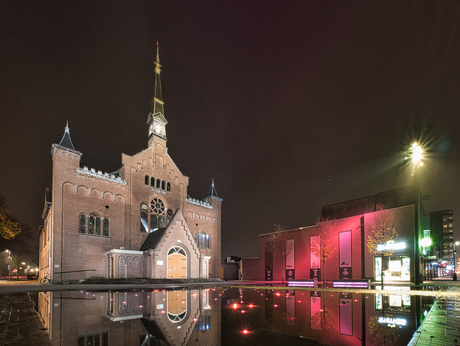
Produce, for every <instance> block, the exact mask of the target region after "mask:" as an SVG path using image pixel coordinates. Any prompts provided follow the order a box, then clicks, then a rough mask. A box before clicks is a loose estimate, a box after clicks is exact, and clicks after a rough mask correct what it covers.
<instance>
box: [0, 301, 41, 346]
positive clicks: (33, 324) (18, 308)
mask: <svg viewBox="0 0 460 346" xmlns="http://www.w3.org/2000/svg"><path fill="white" fill-rule="evenodd" d="M0 331H1V332H0V343H1V344H2V345H12V346H14V345H18V346H19V345H38V346H45V345H49V343H48V337H47V333H46V331H45V330H43V329H42V325H41V323H40V322H39V320H38V316H37V313H36V312H35V309H34V303H33V302H32V301H31V300H30V297H29V295H28V294H27V293H14V294H7V295H3V296H0Z"/></svg>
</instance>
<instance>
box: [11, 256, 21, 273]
mask: <svg viewBox="0 0 460 346" xmlns="http://www.w3.org/2000/svg"><path fill="white" fill-rule="evenodd" d="M11 264H12V266H13V268H14V269H16V279H18V277H19V268H20V267H21V265H22V256H21V255H13V257H12V258H11Z"/></svg>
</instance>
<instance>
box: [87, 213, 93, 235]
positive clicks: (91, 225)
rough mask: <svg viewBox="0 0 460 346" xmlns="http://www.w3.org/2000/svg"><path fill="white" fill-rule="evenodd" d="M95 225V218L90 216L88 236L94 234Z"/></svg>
mask: <svg viewBox="0 0 460 346" xmlns="http://www.w3.org/2000/svg"><path fill="white" fill-rule="evenodd" d="M94 223H95V216H94V215H90V216H89V222H88V234H94Z"/></svg>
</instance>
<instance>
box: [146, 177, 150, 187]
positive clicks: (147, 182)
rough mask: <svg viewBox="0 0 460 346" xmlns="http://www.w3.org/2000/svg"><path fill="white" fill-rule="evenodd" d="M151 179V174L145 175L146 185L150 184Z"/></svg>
mask: <svg viewBox="0 0 460 346" xmlns="http://www.w3.org/2000/svg"><path fill="white" fill-rule="evenodd" d="M149 180H150V179H149V176H148V175H146V176H145V185H148V184H149Z"/></svg>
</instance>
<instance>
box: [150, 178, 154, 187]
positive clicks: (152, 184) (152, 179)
mask: <svg viewBox="0 0 460 346" xmlns="http://www.w3.org/2000/svg"><path fill="white" fill-rule="evenodd" d="M150 186H151V187H155V178H154V177H151V178H150Z"/></svg>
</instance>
